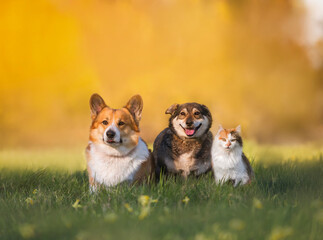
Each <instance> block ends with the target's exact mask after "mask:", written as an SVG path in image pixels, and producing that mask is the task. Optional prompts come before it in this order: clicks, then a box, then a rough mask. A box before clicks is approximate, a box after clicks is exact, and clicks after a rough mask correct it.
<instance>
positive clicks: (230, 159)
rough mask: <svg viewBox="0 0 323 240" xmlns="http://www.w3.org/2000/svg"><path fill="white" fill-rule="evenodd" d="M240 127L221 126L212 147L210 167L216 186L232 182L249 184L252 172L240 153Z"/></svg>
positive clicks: (248, 163) (246, 159) (252, 175)
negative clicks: (225, 127) (226, 127)
mask: <svg viewBox="0 0 323 240" xmlns="http://www.w3.org/2000/svg"><path fill="white" fill-rule="evenodd" d="M240 134H241V127H240V126H238V127H236V128H232V129H224V128H223V127H222V126H221V125H220V127H219V130H218V133H217V134H216V136H215V137H214V141H213V145H212V167H213V172H214V177H215V181H216V183H217V184H221V183H224V182H226V181H232V182H233V185H234V186H235V187H236V186H238V185H239V184H241V185H244V184H247V183H251V180H252V179H253V178H254V172H253V170H252V167H251V165H250V162H249V160H248V158H247V157H246V156H245V155H244V153H243V152H242V145H243V144H242V138H241V135H240Z"/></svg>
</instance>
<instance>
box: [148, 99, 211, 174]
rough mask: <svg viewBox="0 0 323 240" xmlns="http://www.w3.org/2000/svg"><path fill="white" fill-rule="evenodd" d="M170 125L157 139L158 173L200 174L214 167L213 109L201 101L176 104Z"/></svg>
mask: <svg viewBox="0 0 323 240" xmlns="http://www.w3.org/2000/svg"><path fill="white" fill-rule="evenodd" d="M165 113H166V114H170V115H171V116H170V118H169V125H168V128H165V129H164V130H163V131H162V132H161V133H160V134H159V135H158V136H157V138H156V139H155V142H154V150H153V154H154V160H155V166H156V168H155V174H156V178H157V180H158V177H159V176H160V172H163V173H165V174H169V175H171V174H175V175H181V176H183V177H184V178H187V176H188V175H195V176H199V175H201V174H204V173H206V172H208V171H210V170H211V169H212V167H211V147H212V141H213V135H212V133H211V132H210V131H209V129H210V127H211V125H212V116H211V113H210V111H209V109H208V108H207V107H206V106H205V105H202V104H199V103H184V104H173V105H172V106H170V107H169V108H168V109H167V110H166V112H165Z"/></svg>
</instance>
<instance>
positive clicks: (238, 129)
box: [236, 125, 241, 134]
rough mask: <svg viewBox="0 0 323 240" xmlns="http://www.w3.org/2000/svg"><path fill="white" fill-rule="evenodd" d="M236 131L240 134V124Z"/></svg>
mask: <svg viewBox="0 0 323 240" xmlns="http://www.w3.org/2000/svg"><path fill="white" fill-rule="evenodd" d="M236 132H238V133H239V134H240V133H241V126H240V125H239V126H238V127H236Z"/></svg>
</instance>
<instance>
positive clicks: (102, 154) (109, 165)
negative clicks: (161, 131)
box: [88, 139, 149, 187]
mask: <svg viewBox="0 0 323 240" xmlns="http://www.w3.org/2000/svg"><path fill="white" fill-rule="evenodd" d="M89 155H90V161H89V163H88V166H89V168H90V169H91V173H92V177H93V178H94V180H95V181H96V182H97V183H99V184H104V185H105V186H107V187H110V186H114V185H117V184H119V183H121V182H124V181H129V182H132V181H133V180H134V176H135V174H136V172H137V171H138V170H139V169H140V167H141V165H142V163H143V162H145V161H147V159H148V157H149V150H148V148H147V146H146V144H145V143H144V142H143V141H142V140H141V139H140V140H139V142H138V145H137V147H136V149H135V151H134V152H133V153H131V154H129V156H125V157H111V155H110V154H109V152H108V151H106V150H104V146H97V145H95V144H92V146H91V148H90V150H89Z"/></svg>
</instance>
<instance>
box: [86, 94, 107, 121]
mask: <svg viewBox="0 0 323 240" xmlns="http://www.w3.org/2000/svg"><path fill="white" fill-rule="evenodd" d="M105 107H107V105H106V104H105V102H104V100H103V98H102V97H101V96H100V95H99V94H97V93H94V94H93V95H92V96H91V98H90V108H91V118H92V119H94V118H96V116H97V115H98V114H99V113H100V112H101V111H102V109H103V108H105Z"/></svg>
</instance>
